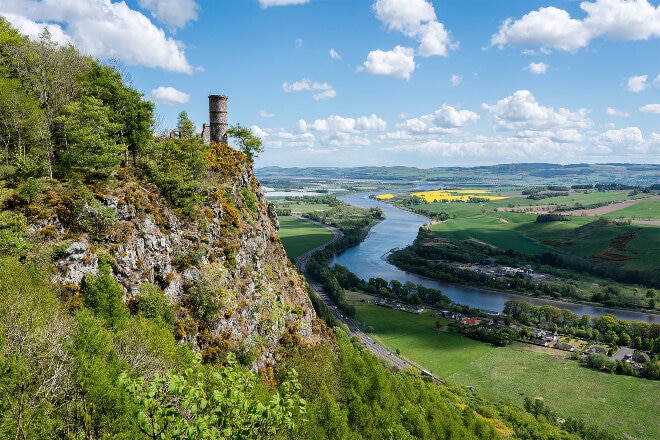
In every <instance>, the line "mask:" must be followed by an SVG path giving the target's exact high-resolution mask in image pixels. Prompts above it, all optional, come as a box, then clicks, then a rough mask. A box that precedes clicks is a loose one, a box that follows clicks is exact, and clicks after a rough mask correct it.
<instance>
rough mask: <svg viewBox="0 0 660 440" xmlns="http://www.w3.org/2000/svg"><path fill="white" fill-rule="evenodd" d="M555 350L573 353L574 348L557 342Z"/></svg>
mask: <svg viewBox="0 0 660 440" xmlns="http://www.w3.org/2000/svg"><path fill="white" fill-rule="evenodd" d="M555 348H557V349H559V350H564V351H575V347H574V346H573V345H571V344H567V343H565V342H557V343H556V344H555Z"/></svg>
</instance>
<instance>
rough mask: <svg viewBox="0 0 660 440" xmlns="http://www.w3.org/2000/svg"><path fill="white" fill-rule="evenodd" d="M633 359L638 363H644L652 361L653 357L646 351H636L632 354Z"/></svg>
mask: <svg viewBox="0 0 660 440" xmlns="http://www.w3.org/2000/svg"><path fill="white" fill-rule="evenodd" d="M632 360H633V362H637V363H638V364H643V363H645V362H648V361H650V360H651V357H650V356H649V355H648V354H646V353H642V352H635V353H633V355H632Z"/></svg>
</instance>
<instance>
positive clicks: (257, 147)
mask: <svg viewBox="0 0 660 440" xmlns="http://www.w3.org/2000/svg"><path fill="white" fill-rule="evenodd" d="M227 136H228V137H230V138H233V139H235V140H236V142H238V146H239V149H240V150H241V151H242V152H243V153H244V154H245V155H246V156H247V157H248V159H249V160H250V161H251V162H252V161H254V158H255V157H257V156H258V154H259V153H261V152H262V151H263V146H262V145H261V139H260V138H258V137H257V136H255V135H254V134H253V133H252V130H250V129H249V128H247V127H243V126H242V125H241V124H236V125H232V126H231V127H229V128H228V129H227Z"/></svg>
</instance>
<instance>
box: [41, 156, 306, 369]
mask: <svg viewBox="0 0 660 440" xmlns="http://www.w3.org/2000/svg"><path fill="white" fill-rule="evenodd" d="M234 153H236V152H234ZM238 154H240V153H238ZM214 172H215V173H216V174H217V175H216V176H214V178H213V179H212V182H214V186H210V187H208V188H206V189H205V190H204V193H203V200H204V202H203V205H202V206H201V207H197V209H196V210H195V211H194V215H192V216H191V215H188V216H186V215H183V214H182V213H181V211H180V210H179V209H176V208H173V207H172V206H171V205H170V204H168V203H167V201H166V200H165V199H164V198H162V197H161V196H160V195H159V192H158V190H157V188H156V187H154V186H153V185H149V184H147V183H144V182H138V181H136V180H132V179H130V178H128V177H126V176H124V179H123V180H120V181H119V182H118V184H117V185H113V189H112V190H111V191H109V192H108V193H107V194H106V193H103V194H99V193H98V191H97V193H96V199H97V200H99V201H100V203H101V205H103V209H105V212H106V214H108V213H109V214H110V216H111V217H114V218H115V219H116V220H113V221H112V222H109V223H110V225H109V226H107V227H103V228H100V230H101V231H102V234H101V236H100V237H96V238H95V239H92V238H91V237H90V234H80V235H79V236H75V239H74V240H71V241H69V242H68V245H67V247H66V250H65V251H64V252H63V255H62V257H61V258H60V259H59V260H58V261H57V262H56V267H57V269H58V272H57V274H56V275H55V276H54V278H55V281H56V282H58V283H61V284H63V285H67V286H69V287H73V288H75V286H80V283H81V281H82V279H83V277H84V274H85V273H87V272H92V273H96V272H97V270H98V262H99V255H100V254H102V253H106V254H109V256H110V261H111V262H112V263H111V264H112V272H113V275H114V277H115V278H116V279H117V280H118V281H119V283H121V285H122V286H123V287H124V289H125V292H126V293H125V300H127V301H128V300H130V299H131V298H132V297H135V296H136V295H139V294H140V285H141V284H142V283H145V282H147V283H151V284H154V285H156V286H158V287H160V288H161V289H162V290H163V291H164V292H165V294H167V295H168V296H169V297H170V298H171V299H172V301H173V302H174V303H176V304H177V305H178V310H179V316H178V318H179V321H178V325H177V333H178V334H177V336H178V337H179V338H180V339H181V340H183V341H188V342H192V343H193V344H194V345H196V346H197V348H198V349H199V350H200V351H202V353H204V355H205V356H208V357H210V358H211V359H212V358H214V357H217V356H222V355H223V354H226V353H227V352H228V351H234V352H239V353H243V354H245V356H246V358H247V360H248V363H250V364H251V365H253V366H255V367H262V366H264V365H266V364H268V363H269V362H271V361H273V359H274V357H275V356H276V351H277V347H278V344H279V343H280V342H281V341H286V342H287V343H317V342H318V339H319V337H318V335H315V331H314V328H315V325H316V324H317V323H316V322H315V319H316V315H315V312H314V309H313V307H312V305H311V302H310V300H309V297H308V294H307V288H306V284H305V282H304V279H303V278H302V277H301V276H300V275H299V274H298V273H297V271H296V269H295V266H294V265H293V264H291V263H290V261H289V260H288V259H287V257H286V254H285V252H284V249H283V247H282V244H281V242H280V240H279V238H278V235H277V229H278V221H277V217H276V215H275V210H274V207H273V206H272V204H270V203H269V202H268V201H267V200H266V198H265V197H264V195H263V192H262V190H261V186H260V184H259V182H258V181H257V180H256V178H255V176H254V173H253V169H252V166H251V163H250V162H248V161H244V162H243V163H242V164H241V163H240V162H239V165H237V166H234V167H233V169H232V170H229V171H228V170H226V169H224V168H216V169H215V170H214ZM86 209H91V208H86ZM52 223H57V224H58V226H59V225H60V222H59V221H58V219H57V218H54V219H53V222H52ZM69 235H72V234H71V232H70V231H69ZM205 301H206V302H208V303H209V304H201V303H204V302H205ZM204 307H210V308H211V309H212V310H214V314H213V315H212V316H209V315H208V314H204V310H206V309H204V310H201V309H200V308H204Z"/></svg>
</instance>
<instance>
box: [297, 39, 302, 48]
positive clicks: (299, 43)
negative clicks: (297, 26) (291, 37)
mask: <svg viewBox="0 0 660 440" xmlns="http://www.w3.org/2000/svg"><path fill="white" fill-rule="evenodd" d="M295 45H296V47H297V48H298V49H300V48H301V47H302V45H303V40H302V38H296V41H295Z"/></svg>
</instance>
